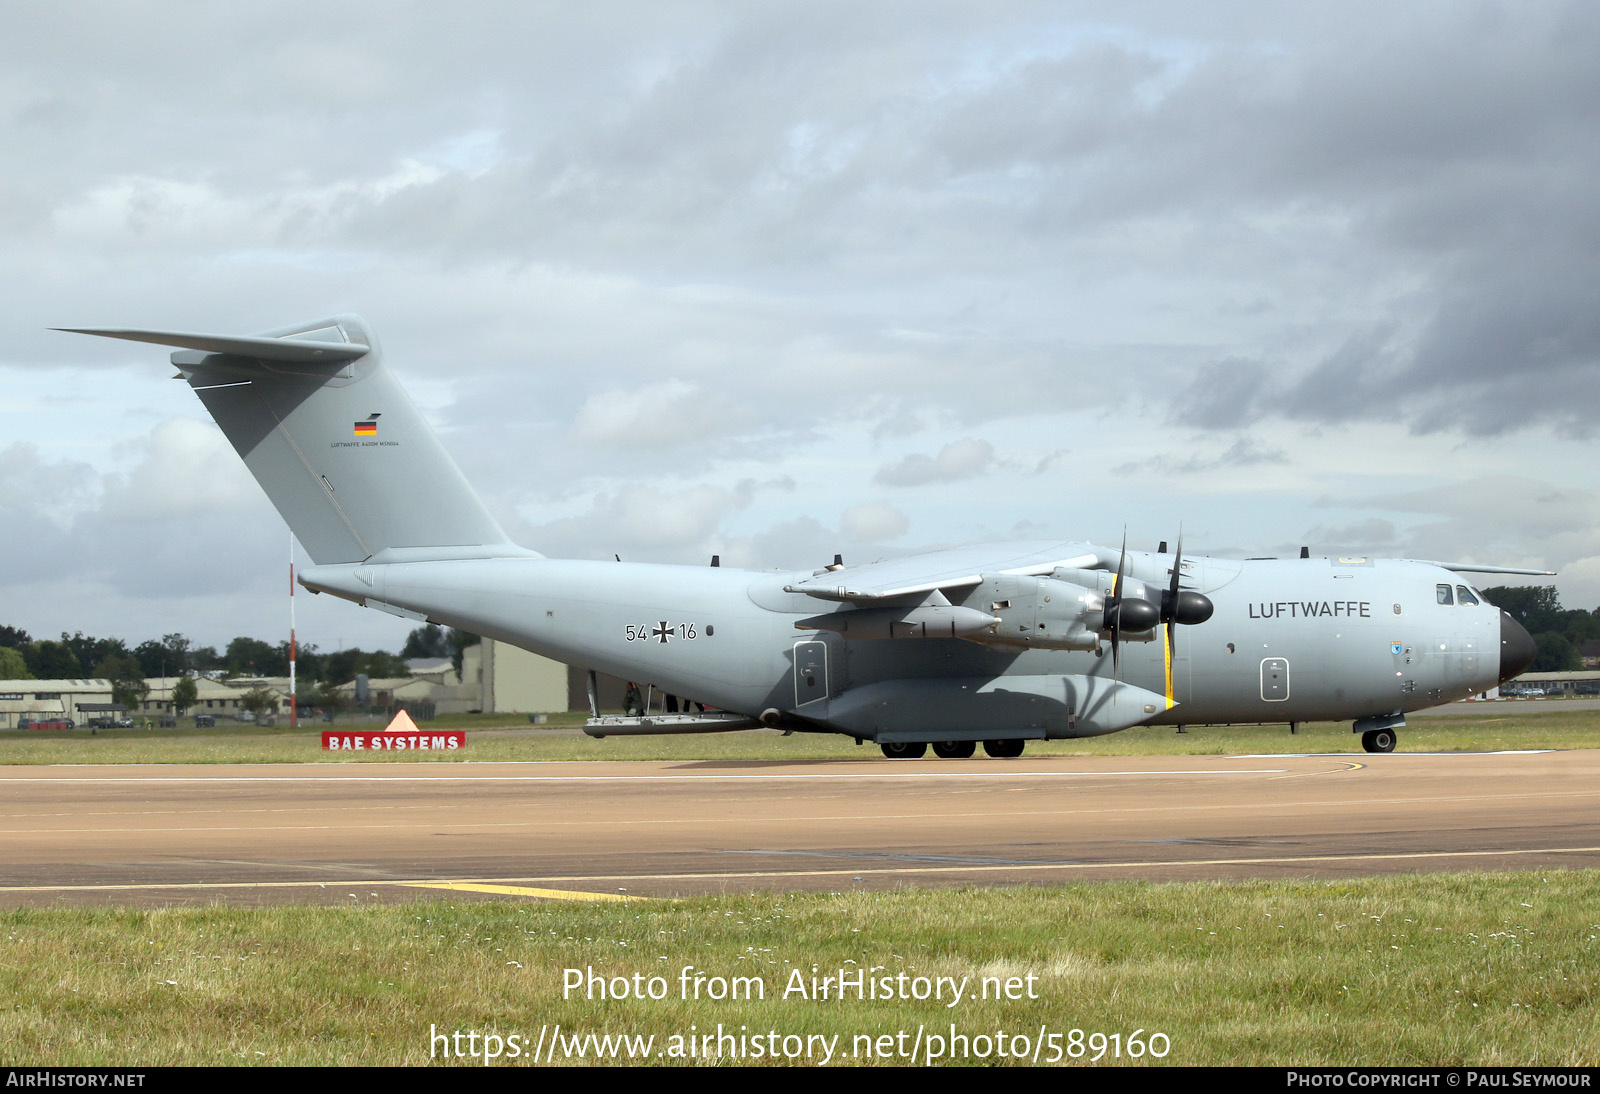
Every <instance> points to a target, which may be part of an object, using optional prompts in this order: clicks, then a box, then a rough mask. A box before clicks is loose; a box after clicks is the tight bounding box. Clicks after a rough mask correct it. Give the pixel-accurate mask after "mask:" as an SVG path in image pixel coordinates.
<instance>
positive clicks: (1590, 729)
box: [0, 711, 1600, 764]
mask: <svg viewBox="0 0 1600 1094" xmlns="http://www.w3.org/2000/svg"><path fill="white" fill-rule="evenodd" d="M582 721H583V716H582V715H554V716H552V723H551V724H550V725H548V726H543V727H534V726H530V725H529V724H528V720H527V717H526V716H525V715H524V716H520V717H518V716H514V715H489V714H486V715H458V716H454V717H449V718H440V719H439V720H437V721H435V722H430V723H427V725H428V726H429V727H432V728H441V729H463V728H464V729H466V730H468V733H469V735H468V738H467V742H468V743H467V747H466V749H465V750H464V751H461V752H454V753H433V752H426V753H423V752H415V753H378V754H372V753H359V754H357V753H352V754H347V753H337V754H330V753H326V752H323V751H322V747H321V742H322V738H321V731H322V730H323V729H326V728H330V727H328V726H326V725H324V724H322V723H318V724H316V725H314V726H309V727H304V728H301V729H299V730H291V729H289V728H287V727H283V726H280V727H278V728H274V729H264V728H259V727H255V726H239V727H236V728H235V727H230V726H227V725H224V726H220V727H218V728H216V729H201V730H196V729H165V730H162V729H157V730H142V729H125V730H102V731H100V732H99V733H98V734H95V735H92V736H91V735H90V734H89V733H88V732H87V731H84V730H75V731H71V732H68V733H63V734H54V733H52V734H45V733H30V732H22V731H15V730H13V731H7V732H0V764H81V763H190V764H193V763H310V762H319V761H333V760H338V761H341V762H348V761H351V760H369V761H382V762H386V763H394V762H418V761H439V760H454V761H470V760H479V761H514V760H739V759H749V760H781V759H839V758H843V759H870V758H875V757H878V756H879V752H878V750H877V748H876V747H875V746H873V745H871V744H868V745H864V746H857V745H856V744H855V742H854V741H853V740H851V739H850V738H848V737H840V736H837V735H834V734H823V733H796V734H793V735H791V736H788V737H785V736H783V735H782V734H780V733H777V732H775V731H772V730H753V731H748V732H738V733H716V734H699V735H685V736H666V737H608V738H606V739H605V740H593V739H591V738H589V737H585V736H584V735H582V734H581V733H579V732H577V730H576V727H577V726H579V725H581V724H582ZM332 728H338V729H343V728H360V729H368V730H375V729H379V728H381V724H380V723H377V722H371V723H350V722H340V723H338V724H337V725H335V726H334V727H332ZM1594 747H1600V711H1557V712H1552V713H1547V714H1538V715H1529V714H1513V713H1509V712H1508V713H1503V714H1496V713H1490V712H1485V713H1482V714H1478V713H1472V714H1464V715H1450V716H1443V717H1428V718H1417V719H1415V720H1413V721H1412V723H1411V724H1410V725H1409V726H1407V727H1406V728H1405V729H1403V730H1401V731H1400V748H1401V751H1407V752H1484V751H1494V750H1498V749H1516V748H1529V749H1573V748H1594ZM1360 748H1361V742H1360V738H1359V737H1357V736H1356V735H1355V734H1353V733H1351V732H1350V726H1349V723H1347V722H1337V723H1334V722H1319V723H1309V724H1305V725H1302V726H1301V727H1300V732H1299V733H1298V734H1295V735H1292V736H1291V735H1290V733H1289V730H1288V727H1287V726H1283V725H1275V726H1217V727H1194V728H1191V729H1190V730H1189V731H1188V732H1187V733H1182V734H1180V733H1177V732H1175V731H1174V730H1173V729H1172V728H1171V727H1167V726H1162V727H1150V726H1141V727H1136V728H1134V729H1130V730H1125V731H1124V732H1122V733H1113V734H1110V735H1108V736H1105V737H1091V738H1085V739H1082V740H1072V741H1048V742H1030V743H1029V745H1028V750H1027V753H1026V755H1028V756H1060V755H1081V756H1097V755H1098V756H1105V755H1144V756H1149V755H1229V754H1231V755H1239V754H1243V753H1256V752H1268V753H1285V752H1352V751H1357V752H1358V751H1360Z"/></svg>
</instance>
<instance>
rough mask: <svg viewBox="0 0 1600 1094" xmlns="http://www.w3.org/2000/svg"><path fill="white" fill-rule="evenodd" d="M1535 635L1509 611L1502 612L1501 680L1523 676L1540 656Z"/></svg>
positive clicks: (1503, 681)
mask: <svg viewBox="0 0 1600 1094" xmlns="http://www.w3.org/2000/svg"><path fill="white" fill-rule="evenodd" d="M1538 653H1539V651H1538V649H1536V648H1535V647H1534V644H1533V635H1531V634H1529V633H1528V628H1526V627H1524V626H1523V625H1522V624H1521V623H1518V622H1517V621H1516V620H1515V619H1512V618H1511V616H1510V614H1509V613H1507V612H1501V613H1500V682H1501V683H1502V684H1503V683H1505V682H1506V681H1507V680H1509V679H1511V678H1512V677H1513V676H1521V675H1522V674H1523V673H1524V672H1526V671H1527V670H1528V666H1529V665H1531V664H1533V659H1534V658H1535V657H1536V656H1538Z"/></svg>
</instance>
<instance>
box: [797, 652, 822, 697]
mask: <svg viewBox="0 0 1600 1094" xmlns="http://www.w3.org/2000/svg"><path fill="white" fill-rule="evenodd" d="M827 697H828V644H827V643H826V642H796V643H795V644H794V705H795V706H796V707H803V706H805V705H806V704H807V703H814V702H816V701H817V700H818V699H826V698H827Z"/></svg>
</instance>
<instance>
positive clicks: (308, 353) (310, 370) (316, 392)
mask: <svg viewBox="0 0 1600 1094" xmlns="http://www.w3.org/2000/svg"><path fill="white" fill-rule="evenodd" d="M63 329H67V328H63ZM71 329H72V330H73V331H74V333H78V334H95V335H100V336H102V337H106V338H123V339H127V340H130V341H134V342H152V343H155V344H156V345H163V346H177V347H179V350H178V352H176V353H174V354H173V355H172V363H173V364H175V365H177V366H178V370H179V375H180V376H181V377H182V378H183V379H184V380H187V381H188V383H189V386H190V387H192V388H194V391H195V394H196V395H198V396H200V401H201V402H203V403H205V405H206V409H207V410H209V411H210V412H211V416H212V417H213V418H215V419H216V422H217V424H218V425H219V426H221V427H222V431H223V433H225V434H226V435H227V437H228V440H229V441H231V442H232V443H233V447H234V448H235V449H237V450H238V453H239V455H240V456H241V457H242V458H243V459H244V462H245V465H246V466H247V467H249V468H250V472H251V474H253V475H255V477H256V481H257V482H259V483H260V484H261V486H262V489H264V490H265V491H266V492H267V496H268V497H269V498H271V499H272V503H273V504H274V505H275V506H277V508H278V512H279V513H281V514H282V515H283V519H284V520H285V521H287V522H288V524H289V527H290V528H291V529H292V530H293V531H294V534H295V537H296V538H297V539H299V541H300V544H301V546H303V547H304V548H305V549H306V553H307V554H309V555H310V556H311V558H312V560H313V561H314V562H316V563H317V564H318V565H329V564H337V563H352V562H362V561H365V560H367V559H369V558H372V557H373V556H374V555H378V554H380V553H383V554H384V555H385V560H386V561H387V560H393V561H400V560H403V559H404V560H419V561H420V560H424V559H448V558H489V557H503V556H523V557H537V556H536V555H534V553H533V552H531V551H527V550H524V549H523V548H521V547H518V546H516V545H515V544H513V543H512V542H511V541H510V540H509V539H507V538H506V534H505V532H503V531H502V530H501V528H500V525H499V523H498V522H496V521H495V519H494V518H493V517H492V516H490V515H489V512H488V510H486V509H485V508H484V507H483V502H482V501H480V500H479V499H478V496H477V494H476V493H474V492H473V490H472V488H471V487H470V486H469V485H468V484H467V480H466V479H465V478H464V477H463V476H462V474H461V471H460V469H459V468H457V467H456V464H455V461H454V460H452V459H451V458H450V456H449V454H448V453H447V452H445V450H444V447H443V446H442V445H441V444H440V443H439V439H438V438H437V437H436V436H434V433H433V430H432V429H431V428H429V426H428V424H427V422H426V421H424V420H423V417H422V415H421V414H420V413H418V411H417V408H416V404H414V403H413V402H412V401H411V398H410V396H408V395H407V394H406V393H405V391H404V389H402V388H401V386H400V384H399V382H398V381H396V380H395V378H394V376H393V375H392V374H391V373H390V372H389V369H388V367H387V366H386V365H385V364H384V363H383V357H382V354H381V353H380V351H379V349H378V344H377V341H376V339H375V338H374V337H373V335H372V331H371V330H370V329H369V328H368V326H367V325H366V323H364V322H363V321H362V320H361V319H360V318H359V317H357V316H354V315H340V316H335V317H333V318H331V319H319V320H317V321H315V322H311V323H298V324H295V325H294V326H289V327H282V328H280V329H277V330H271V331H265V332H263V333H262V334H259V335H253V336H249V337H238V336H231V335H214V334H193V333H185V332H181V331H149V330H120V329H117V330H113V329H104V328H90V329H84V328H71Z"/></svg>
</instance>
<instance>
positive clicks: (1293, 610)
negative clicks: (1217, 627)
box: [1250, 600, 1372, 619]
mask: <svg viewBox="0 0 1600 1094" xmlns="http://www.w3.org/2000/svg"><path fill="white" fill-rule="evenodd" d="M1319 616H1328V617H1329V618H1333V617H1336V616H1337V617H1340V618H1350V619H1369V618H1371V616H1372V603H1371V601H1367V600H1279V601H1276V602H1274V603H1271V604H1263V603H1261V602H1259V601H1258V602H1256V603H1254V604H1251V605H1250V618H1251V619H1282V618H1285V617H1287V618H1290V619H1315V618H1317V617H1319Z"/></svg>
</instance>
